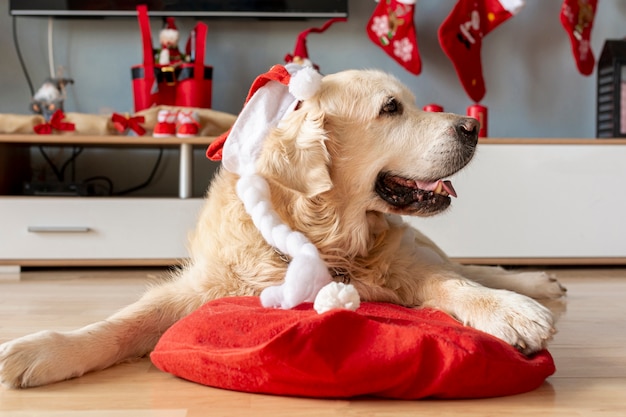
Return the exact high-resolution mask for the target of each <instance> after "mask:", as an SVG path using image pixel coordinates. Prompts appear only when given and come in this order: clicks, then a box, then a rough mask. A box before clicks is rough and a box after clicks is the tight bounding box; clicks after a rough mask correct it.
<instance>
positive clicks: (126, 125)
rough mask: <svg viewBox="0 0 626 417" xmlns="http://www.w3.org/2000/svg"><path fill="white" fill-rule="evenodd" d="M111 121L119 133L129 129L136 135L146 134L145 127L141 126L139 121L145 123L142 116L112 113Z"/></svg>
mask: <svg viewBox="0 0 626 417" xmlns="http://www.w3.org/2000/svg"><path fill="white" fill-rule="evenodd" d="M111 121H112V122H113V126H114V127H115V130H117V131H118V132H120V133H124V132H126V130H128V129H130V130H132V131H133V132H135V133H136V134H137V135H138V136H143V135H145V134H146V129H144V128H143V126H141V124H140V123H145V121H146V119H145V117H143V116H136V117H130V116H124V115H121V114H119V113H113V114H112V115H111Z"/></svg>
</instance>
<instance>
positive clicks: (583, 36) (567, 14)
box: [560, 0, 598, 75]
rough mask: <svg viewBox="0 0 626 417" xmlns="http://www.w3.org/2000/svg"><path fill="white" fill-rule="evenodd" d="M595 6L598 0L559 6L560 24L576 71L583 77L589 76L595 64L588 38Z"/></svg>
mask: <svg viewBox="0 0 626 417" xmlns="http://www.w3.org/2000/svg"><path fill="white" fill-rule="evenodd" d="M597 6H598V0H565V1H563V6H561V14H560V19H561V24H562V25H563V27H564V28H565V31H567V34H568V35H569V39H570V42H571V44H572V53H573V54H574V60H575V61H576V66H577V67H578V71H580V73H581V74H583V75H590V74H591V73H592V72H593V68H594V67H595V63H596V60H595V57H594V56H593V51H592V49H591V41H590V38H591V29H592V28H593V21H594V18H595V15H596V8H597Z"/></svg>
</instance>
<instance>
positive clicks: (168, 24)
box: [163, 17, 178, 30]
mask: <svg viewBox="0 0 626 417" xmlns="http://www.w3.org/2000/svg"><path fill="white" fill-rule="evenodd" d="M163 29H171V30H178V28H177V27H176V23H175V21H174V18H173V17H166V18H165V23H164V25H163Z"/></svg>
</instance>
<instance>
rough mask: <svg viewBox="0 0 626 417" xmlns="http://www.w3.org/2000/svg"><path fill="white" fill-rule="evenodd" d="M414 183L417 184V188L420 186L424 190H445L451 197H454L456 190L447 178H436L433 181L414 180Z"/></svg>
mask: <svg viewBox="0 0 626 417" xmlns="http://www.w3.org/2000/svg"><path fill="white" fill-rule="evenodd" d="M415 184H417V186H418V187H419V188H421V189H422V190H426V191H435V192H436V191H437V190H439V191H440V190H445V191H446V192H447V193H448V194H450V195H451V196H452V197H456V190H455V189H454V187H453V186H452V182H450V181H448V180H445V181H443V180H438V181H433V182H428V181H415Z"/></svg>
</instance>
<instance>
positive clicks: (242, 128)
mask: <svg viewBox="0 0 626 417" xmlns="http://www.w3.org/2000/svg"><path fill="white" fill-rule="evenodd" d="M321 81H322V76H321V75H320V73H319V72H317V71H316V70H315V69H313V68H312V67H310V66H307V67H302V66H300V65H296V64H287V65H286V66H282V65H275V66H273V67H272V68H271V69H270V70H269V72H267V73H265V74H262V75H260V76H259V77H257V78H256V80H254V83H253V84H252V87H251V88H250V92H249V93H248V97H247V98H246V103H245V105H244V108H243V110H242V111H241V113H240V114H239V116H238V117H237V120H236V121H235V123H234V124H233V126H232V127H231V128H230V130H229V131H228V132H226V133H224V134H222V135H221V136H220V137H218V138H217V140H215V141H214V142H213V143H211V145H210V146H209V148H208V149H207V157H208V158H209V159H211V160H214V161H215V160H220V159H221V160H222V167H223V168H224V169H226V170H228V171H231V172H234V173H236V174H237V175H239V180H238V181H237V195H238V196H239V198H240V199H241V201H242V202H243V205H244V207H245V210H246V212H247V213H248V214H249V215H250V217H251V218H252V221H253V222H254V224H255V226H256V227H257V229H258V230H259V231H260V232H261V235H262V236H263V238H264V239H265V241H266V242H267V243H268V244H269V245H271V246H272V247H274V248H276V249H277V250H278V251H280V252H281V253H284V254H285V255H288V256H290V257H291V262H290V263H289V266H288V267H287V273H286V274H285V280H284V282H283V283H282V284H281V285H277V286H273V287H269V288H266V289H265V290H263V292H262V293H261V303H262V304H263V305H264V306H265V307H280V308H292V307H295V306H297V305H299V304H301V303H303V302H315V305H316V309H317V310H318V311H319V312H323V311H327V310H328V309H331V308H337V307H340V308H351V309H356V308H358V305H359V303H358V301H359V297H358V293H357V292H356V290H355V289H354V287H352V286H345V285H338V284H339V283H336V282H333V281H332V278H331V276H330V273H329V271H328V267H327V265H326V263H325V262H324V261H323V260H322V258H321V257H320V255H319V252H318V250H317V248H316V247H315V246H314V245H313V244H312V243H311V242H310V241H309V240H308V239H307V237H306V236H304V234H302V233H301V232H298V231H294V230H291V228H290V227H289V226H288V225H287V224H285V223H284V222H283V221H282V219H281V218H280V217H279V216H278V213H276V211H275V210H274V207H273V206H272V201H271V196H270V188H269V185H268V183H267V181H266V180H265V178H263V177H262V176H260V175H258V174H257V173H256V160H257V157H258V155H259V153H260V151H261V148H262V146H263V141H264V140H265V138H266V137H267V135H268V134H269V132H270V130H271V129H272V128H273V127H275V126H276V125H278V123H279V122H280V121H281V120H282V119H283V118H284V117H286V116H287V115H288V114H290V113H291V112H292V111H293V110H294V109H295V108H296V106H297V105H298V103H299V102H300V101H302V100H306V99H309V98H311V97H313V96H314V95H315V94H316V93H317V91H318V90H319V88H320V86H321ZM322 289H324V291H320V290H322ZM318 295H319V297H318Z"/></svg>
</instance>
